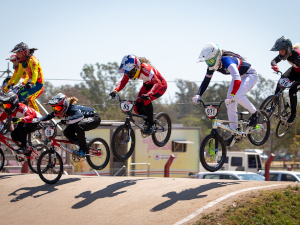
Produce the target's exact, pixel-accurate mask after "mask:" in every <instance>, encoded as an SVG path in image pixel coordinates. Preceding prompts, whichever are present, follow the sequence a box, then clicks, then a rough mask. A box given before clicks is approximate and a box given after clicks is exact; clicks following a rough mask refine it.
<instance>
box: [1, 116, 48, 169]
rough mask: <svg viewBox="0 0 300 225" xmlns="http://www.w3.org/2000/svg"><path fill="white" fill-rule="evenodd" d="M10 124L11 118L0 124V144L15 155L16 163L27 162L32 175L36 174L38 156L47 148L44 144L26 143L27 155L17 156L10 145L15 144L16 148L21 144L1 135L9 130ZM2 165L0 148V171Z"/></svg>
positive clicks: (2, 159)
mask: <svg viewBox="0 0 300 225" xmlns="http://www.w3.org/2000/svg"><path fill="white" fill-rule="evenodd" d="M10 124H11V118H10V117H8V119H7V121H5V122H3V121H2V122H0V142H1V143H3V144H4V145H6V146H7V147H8V148H9V149H10V150H11V151H12V152H13V153H14V154H15V156H16V160H17V161H18V162H24V161H27V162H28V166H29V168H30V170H31V171H32V172H33V173H37V161H38V158H39V156H40V154H41V153H42V152H44V151H46V150H47V149H48V148H47V146H45V145H44V144H37V145H32V143H31V142H28V144H29V145H28V146H26V148H27V150H28V153H26V154H17V153H16V152H15V149H14V147H13V146H12V144H15V145H17V146H18V147H21V143H19V142H17V141H14V140H12V139H10V138H8V137H6V136H4V134H3V132H4V131H6V130H7V128H8V129H9V127H10ZM4 163H5V155H4V152H3V150H2V148H1V147H0V171H1V170H2V169H3V166H4Z"/></svg>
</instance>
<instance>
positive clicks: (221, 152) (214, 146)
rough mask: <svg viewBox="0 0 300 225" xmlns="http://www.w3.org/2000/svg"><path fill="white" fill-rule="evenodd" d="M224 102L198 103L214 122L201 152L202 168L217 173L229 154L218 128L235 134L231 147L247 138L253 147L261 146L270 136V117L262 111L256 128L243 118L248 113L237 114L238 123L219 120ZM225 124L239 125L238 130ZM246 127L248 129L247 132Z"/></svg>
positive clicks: (201, 147) (204, 140)
mask: <svg viewBox="0 0 300 225" xmlns="http://www.w3.org/2000/svg"><path fill="white" fill-rule="evenodd" d="M223 102H224V101H221V102H220V103H215V104H213V103H212V104H205V103H204V102H203V101H202V100H199V101H198V103H197V104H198V105H199V106H201V105H203V107H204V109H205V113H206V115H207V117H208V118H209V119H210V120H212V130H211V133H210V134H209V135H207V136H206V137H205V138H204V139H203V141H202V143H201V146H200V152H199V155H200V161H201V164H202V166H203V167H204V168H205V169H206V170H208V171H210V172H215V171H217V170H219V169H220V168H221V167H222V166H223V164H224V162H225V159H226V154H227V152H226V146H225V143H224V140H223V138H222V137H221V136H220V135H219V133H218V128H221V129H224V130H227V131H230V132H232V133H234V139H233V140H232V142H231V144H230V146H233V144H234V143H236V142H239V141H241V140H242V139H244V138H246V137H248V139H249V141H250V142H251V143H252V144H253V145H256V146H260V145H263V144H264V143H265V142H266V141H267V140H268V137H269V135H270V121H269V117H268V116H267V114H266V113H265V112H263V111H261V115H260V117H259V118H258V122H257V125H256V126H255V127H250V126H248V124H249V121H248V119H244V118H243V116H246V115H248V114H249V112H247V111H246V112H237V113H238V115H239V116H240V118H239V121H238V122H233V121H228V120H218V119H217V116H218V113H219V111H220V107H221V105H222V103H223ZM223 123H237V124H238V128H237V129H236V130H235V129H232V128H230V127H229V126H227V125H224V124H223ZM244 127H246V129H245V131H244Z"/></svg>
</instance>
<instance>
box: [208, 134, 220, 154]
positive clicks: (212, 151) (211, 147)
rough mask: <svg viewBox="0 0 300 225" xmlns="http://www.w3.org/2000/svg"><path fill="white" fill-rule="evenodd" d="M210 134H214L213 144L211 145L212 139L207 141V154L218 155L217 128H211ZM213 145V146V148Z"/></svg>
mask: <svg viewBox="0 0 300 225" xmlns="http://www.w3.org/2000/svg"><path fill="white" fill-rule="evenodd" d="M211 134H213V135H214V136H215V146H212V145H213V140H210V142H209V154H210V155H218V147H219V142H218V136H219V134H218V130H217V129H212V131H211ZM213 147H215V148H214V149H213Z"/></svg>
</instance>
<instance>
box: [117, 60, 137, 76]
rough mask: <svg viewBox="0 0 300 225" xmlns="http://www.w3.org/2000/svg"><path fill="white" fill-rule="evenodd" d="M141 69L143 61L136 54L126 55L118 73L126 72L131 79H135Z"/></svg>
mask: <svg viewBox="0 0 300 225" xmlns="http://www.w3.org/2000/svg"><path fill="white" fill-rule="evenodd" d="M140 70H141V62H140V60H139V59H138V57H136V56H135V55H126V56H124V57H123V59H122V62H121V65H120V68H119V71H118V73H124V74H126V75H127V76H128V77H129V79H131V80H135V79H136V78H137V77H138V76H139V74H140Z"/></svg>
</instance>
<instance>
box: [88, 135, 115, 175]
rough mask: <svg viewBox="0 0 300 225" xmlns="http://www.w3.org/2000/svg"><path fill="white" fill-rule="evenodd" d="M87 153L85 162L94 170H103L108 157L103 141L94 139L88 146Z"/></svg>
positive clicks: (108, 153)
mask: <svg viewBox="0 0 300 225" xmlns="http://www.w3.org/2000/svg"><path fill="white" fill-rule="evenodd" d="M88 149H89V152H88V154H87V156H86V160H87V162H88V164H89V165H90V167H92V168H93V169H95V170H102V169H104V168H105V167H106V166H107V164H108V162H109V157H110V152H109V147H108V144H107V143H106V141H105V140H103V139H102V138H94V139H92V140H91V141H90V142H89V144H88Z"/></svg>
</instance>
